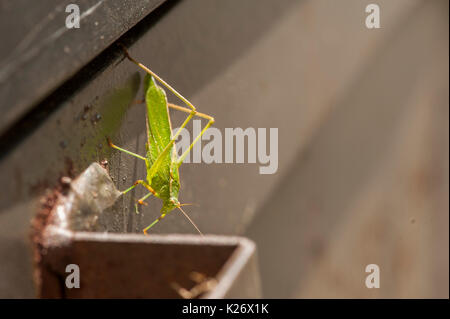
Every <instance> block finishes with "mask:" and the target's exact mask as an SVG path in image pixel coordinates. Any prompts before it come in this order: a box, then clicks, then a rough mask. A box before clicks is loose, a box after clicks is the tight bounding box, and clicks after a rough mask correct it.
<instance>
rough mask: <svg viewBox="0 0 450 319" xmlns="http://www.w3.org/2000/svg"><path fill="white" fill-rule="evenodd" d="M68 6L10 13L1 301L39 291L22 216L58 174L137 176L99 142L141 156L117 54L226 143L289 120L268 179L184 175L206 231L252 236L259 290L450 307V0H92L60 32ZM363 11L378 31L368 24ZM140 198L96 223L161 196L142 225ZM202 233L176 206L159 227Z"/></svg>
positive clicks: (2, 98)
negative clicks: (376, 282) (369, 279)
mask: <svg viewBox="0 0 450 319" xmlns="http://www.w3.org/2000/svg"><path fill="white" fill-rule="evenodd" d="M72 2H73V1H68V2H67V3H66V2H65V1H51V0H48V1H42V2H39V5H37V2H34V1H25V0H21V1H9V0H2V1H0V32H1V35H2V43H1V45H0V103H1V104H0V107H1V111H2V114H3V116H2V119H1V120H0V147H1V151H0V181H1V185H2V186H0V187H1V192H0V297H2V298H11V297H12V298H23V297H29V298H32V297H34V296H35V292H34V284H33V279H32V271H33V270H32V260H31V259H32V258H31V249H30V241H29V228H30V219H31V218H32V217H33V216H34V215H35V214H36V211H37V210H38V207H39V205H40V200H41V198H42V196H43V195H44V194H45V193H46V191H47V190H48V189H51V188H52V187H54V186H55V185H57V184H58V181H59V180H60V177H61V176H66V175H73V176H76V175H77V174H79V173H80V172H81V171H83V170H84V169H85V168H86V167H87V166H88V165H89V164H90V163H91V162H93V161H101V160H104V159H107V160H108V163H109V164H108V165H109V170H110V174H111V176H112V177H113V178H114V181H115V182H116V184H117V187H118V188H119V189H124V188H125V187H127V186H129V185H130V184H131V183H132V182H133V181H134V180H136V179H138V178H142V177H143V176H145V168H144V167H143V165H141V163H138V162H137V161H136V160H135V159H133V158H130V157H129V156H126V155H125V154H120V153H119V152H112V151H111V150H110V149H108V147H106V145H105V136H107V135H108V136H110V137H111V138H113V140H114V142H115V143H116V144H118V145H120V146H123V147H124V148H126V149H129V150H132V151H133V152H137V153H140V154H143V152H144V149H145V148H144V143H145V122H144V121H143V116H144V108H143V107H142V106H141V107H139V106H137V105H134V104H133V101H135V100H136V99H139V98H140V97H141V96H142V88H141V82H142V75H143V74H142V73H141V72H139V70H137V68H136V66H135V65H133V64H132V63H130V62H129V61H127V60H123V55H122V53H121V51H120V49H119V48H118V47H117V45H116V43H117V42H121V43H124V44H125V45H126V46H128V47H129V50H130V53H131V54H132V55H133V56H134V57H135V58H136V59H137V60H139V61H141V62H142V63H144V64H146V65H148V66H149V67H150V68H151V69H152V70H153V71H155V72H156V73H158V74H159V75H161V76H162V77H163V78H164V79H165V80H167V82H169V83H171V84H172V85H173V86H174V87H175V88H177V89H178V90H179V91H180V92H181V93H182V94H183V95H184V96H186V97H188V98H189V99H190V100H191V101H192V102H193V103H194V104H195V105H196V106H197V108H198V110H199V111H201V112H204V113H207V114H210V115H213V116H214V117H215V119H216V123H215V127H217V128H218V129H220V130H221V131H222V132H223V131H224V129H225V128H236V127H241V128H243V129H245V128H248V127H252V128H278V132H279V136H278V139H279V143H278V170H277V172H276V173H275V174H272V175H260V174H259V171H258V167H259V165H258V164H248V163H247V164H235V163H234V164H224V163H222V164H185V165H183V166H182V167H181V168H180V174H181V181H182V188H181V195H180V200H181V201H182V202H194V203H197V204H199V207H196V206H193V207H190V208H189V214H190V216H191V217H192V219H194V220H195V221H196V223H197V224H198V226H199V228H200V229H202V231H203V232H204V233H209V234H224V235H241V236H246V237H249V238H250V239H252V240H254V241H255V243H256V245H257V254H258V260H259V271H260V276H261V282H262V294H263V296H264V297H268V298H448V296H449V278H448V274H449V255H448V254H449V246H448V245H449V244H448V243H449V197H448V194H449V180H448V178H449V166H448V165H449V140H448V139H449V122H448V121H449V106H448V105H449V91H448V84H449V83H448V76H449V74H448V66H449V65H448V57H449V45H448V23H449V14H448V12H449V11H448V9H449V8H448V2H447V1H445V0H442V1H440V0H433V1H424V0H397V1H388V0H377V1H366V0H345V1H333V0H314V1H313V0H283V1H271V0H259V1H257V0H246V1H238V0H230V1H219V0H214V1H206V0H195V1H172V0H167V1H162V0H159V1H157V0H155V1H150V0H149V1H123V2H112V1H95V0H92V1H88V0H86V1H79V6H80V11H81V14H82V15H81V16H82V19H81V21H80V28H79V29H73V30H67V29H66V28H65V27H64V21H65V19H66V16H67V13H66V12H65V11H64V8H65V6H66V5H67V4H68V3H72ZM371 3H376V4H378V6H379V7H380V23H381V28H379V29H368V28H367V27H366V25H365V20H366V17H367V15H368V13H366V12H365V8H366V6H367V5H368V4H371ZM169 100H170V101H172V102H176V100H175V99H174V97H173V96H169ZM183 119H184V117H183V115H182V114H181V115H180V114H177V113H173V114H172V120H173V122H174V126H177V124H178V123H181V122H182V120H183ZM178 125H179V124H178ZM142 194H143V191H142V190H136V192H135V193H134V194H133V196H134V197H138V196H140V195H142ZM133 196H128V197H123V198H121V199H120V200H119V201H118V203H117V204H116V205H115V206H114V207H113V208H112V209H111V211H110V212H109V213H108V214H105V215H104V216H103V217H102V218H101V220H100V221H99V225H100V230H101V231H107V232H118V233H123V232H141V230H142V228H143V227H145V226H147V225H148V224H149V223H150V222H151V221H153V220H154V219H155V218H156V217H157V216H158V211H159V208H160V206H159V205H160V204H159V203H158V202H157V201H156V200H154V201H150V205H149V206H148V207H146V208H145V209H144V211H143V214H140V215H136V214H135V213H134V207H133V205H134V199H133V198H134V197H133ZM152 230H153V229H152ZM194 231H195V230H193V229H192V226H191V225H190V224H189V223H188V222H187V221H186V220H185V219H184V218H182V217H181V216H180V215H179V214H169V215H168V216H167V218H166V219H165V220H164V222H161V223H160V224H158V227H155V228H154V232H155V233H193V232H194ZM368 264H377V265H378V266H379V267H380V288H379V289H368V288H367V287H366V286H365V284H364V282H365V279H366V276H367V275H368V274H367V273H366V272H365V268H366V265H368Z"/></svg>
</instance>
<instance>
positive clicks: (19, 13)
mask: <svg viewBox="0 0 450 319" xmlns="http://www.w3.org/2000/svg"><path fill="white" fill-rule="evenodd" d="M162 2H164V0H141V1H135V0H126V1H106V0H83V1H80V2H79V3H78V2H77V4H78V5H79V8H80V18H81V19H80V28H77V29H68V28H66V25H65V21H66V17H67V16H68V15H69V13H66V12H65V9H66V6H67V5H68V4H71V3H73V1H69V0H64V1H56V0H42V1H41V0H40V1H29V0H19V1H17V0H3V1H1V2H0V38H1V39H2V41H1V46H0V101H1V105H0V110H1V113H2V116H1V117H0V135H1V134H3V133H5V131H6V130H7V129H8V128H9V127H11V125H13V124H14V122H16V121H17V120H19V118H21V117H22V116H23V115H24V114H25V113H26V112H27V111H29V110H30V109H31V107H33V106H35V105H36V104H37V103H38V102H39V101H41V100H42V99H43V98H44V97H45V96H47V95H48V94H49V93H50V92H51V91H53V90H54V89H55V88H57V87H58V86H59V85H60V84H61V83H62V82H63V81H65V80H67V79H68V78H69V77H71V76H73V75H74V74H75V73H76V72H77V71H79V70H80V68H81V67H83V66H84V65H86V64H87V63H88V62H89V61H90V60H92V59H93V58H94V57H95V56H97V55H98V54H99V53H100V52H101V51H103V50H104V49H105V48H107V47H108V46H109V45H110V44H111V43H113V42H114V41H115V40H116V39H117V38H119V37H120V36H121V35H122V34H123V33H125V32H126V31H128V29H130V28H131V27H132V26H133V25H135V24H136V23H137V22H138V21H140V20H141V19H142V18H143V17H145V16H146V15H147V14H148V13H150V12H151V11H152V10H154V9H155V8H156V7H158V6H159V5H160V4H161V3H162Z"/></svg>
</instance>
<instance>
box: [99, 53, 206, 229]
mask: <svg viewBox="0 0 450 319" xmlns="http://www.w3.org/2000/svg"><path fill="white" fill-rule="evenodd" d="M123 50H124V52H125V56H126V57H127V58H128V59H129V60H130V61H131V62H133V63H135V64H136V65H137V66H139V67H140V68H142V69H143V70H145V72H147V75H146V77H145V79H144V88H145V102H146V105H147V112H146V115H147V116H146V128H147V142H146V145H145V148H146V155H145V156H141V155H138V154H135V153H133V152H130V151H127V150H125V149H123V148H120V147H119V146H116V145H114V144H113V143H112V142H111V140H110V139H109V138H108V139H107V140H108V144H109V146H110V147H112V148H115V149H117V150H119V151H122V152H124V153H126V154H129V155H131V156H134V157H137V158H139V159H141V160H143V161H144V162H145V166H146V169H147V178H146V180H141V179H140V180H137V181H136V182H134V184H133V185H132V186H131V187H129V188H128V189H126V190H124V191H123V192H122V195H124V194H126V193H128V192H129V191H131V190H132V189H133V188H135V187H136V186H137V185H142V186H144V187H145V188H146V189H147V190H148V192H149V193H148V194H146V195H145V196H143V197H142V198H141V199H139V200H138V201H137V203H136V205H135V207H136V212H138V206H137V205H138V204H139V205H147V204H146V203H145V200H146V199H147V198H149V197H150V196H151V195H154V196H155V197H158V198H160V199H161V200H162V201H163V206H162V208H161V212H160V213H161V215H160V216H159V217H158V218H157V219H156V220H155V221H154V222H153V223H151V224H150V225H149V226H147V227H146V228H145V229H144V230H143V232H144V234H147V231H148V230H149V229H150V228H151V227H153V226H154V225H155V224H156V223H158V222H159V221H160V220H161V219H163V218H164V217H165V216H166V215H167V214H168V213H169V212H170V211H172V210H174V209H175V208H178V209H179V210H180V211H181V212H182V213H183V215H184V216H186V218H187V219H188V220H189V222H190V223H191V224H192V225H193V226H194V227H195V229H196V230H197V231H198V232H199V233H200V234H202V233H201V231H200V230H199V229H198V227H197V226H196V225H195V223H194V222H193V221H192V220H191V218H190V217H189V216H188V215H187V214H186V212H185V211H184V210H183V209H182V208H181V206H184V205H188V204H181V203H180V202H179V201H178V193H179V190H180V176H179V174H178V168H179V167H180V165H181V164H182V163H183V160H184V159H185V158H186V156H187V155H188V154H189V152H190V151H191V150H192V147H193V146H194V145H195V143H197V142H198V141H199V139H200V138H201V136H202V135H203V134H204V133H205V131H206V130H207V129H208V128H209V127H210V126H211V125H212V124H213V123H214V118H213V117H211V116H209V115H206V114H203V113H200V112H197V110H196V108H195V106H194V105H192V103H191V102H189V101H188V100H187V99H186V98H184V97H183V96H182V95H181V94H180V93H178V92H177V91H176V90H175V89H174V88H172V87H171V86H170V85H169V84H167V83H166V82H165V81H164V80H163V79H161V78H160V77H159V76H158V75H156V74H155V73H154V72H152V71H151V70H150V69H148V68H147V67H146V66H144V65H143V64H141V63H139V62H137V61H136V60H135V59H133V58H132V57H131V56H130V55H129V54H128V51H127V50H126V48H125V47H123ZM155 79H156V80H157V81H158V82H159V83H161V84H162V85H163V86H165V87H166V88H167V89H169V90H170V91H171V92H172V93H173V94H175V96H176V97H178V98H179V99H180V100H181V101H183V102H184V103H185V104H186V105H187V106H188V107H189V108H186V107H182V106H178V105H175V104H171V103H168V102H167V97H166V93H165V91H164V89H163V88H161V87H160V86H158V85H157V83H156V81H155ZM169 108H172V109H175V110H179V111H182V112H185V113H188V114H189V115H188V116H187V118H186V120H185V121H184V122H183V124H182V125H181V127H180V128H179V129H178V130H177V132H176V133H175V134H172V125H171V121H170V115H169ZM194 116H198V117H201V118H204V119H207V120H208V123H207V124H206V125H205V127H204V128H203V129H202V131H201V132H200V134H199V135H198V136H197V137H196V138H195V139H194V141H193V142H192V144H191V145H190V146H189V148H188V149H187V150H186V151H184V153H183V154H182V155H181V156H180V157H178V155H177V152H176V148H175V140H176V139H177V137H178V136H179V135H180V133H181V131H182V129H183V128H184V127H185V126H186V125H187V124H188V123H189V121H190V120H191V119H192V118H193V117H194Z"/></svg>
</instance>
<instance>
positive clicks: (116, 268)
mask: <svg viewBox="0 0 450 319" xmlns="http://www.w3.org/2000/svg"><path fill="white" fill-rule="evenodd" d="M50 236H51V237H52V238H50V239H49V244H48V245H47V246H46V251H47V254H46V255H45V256H44V257H43V258H44V260H43V263H42V265H43V266H42V269H41V271H42V278H41V281H40V282H41V285H40V286H39V287H38V292H39V295H40V296H41V297H44V298H181V296H180V295H179V294H178V293H177V291H176V290H175V289H174V288H173V287H172V286H173V284H174V283H175V284H177V285H179V286H181V287H183V288H185V289H191V288H192V287H193V286H194V284H195V283H193V282H192V281H191V280H190V279H189V274H190V273H191V272H198V273H201V274H203V275H206V276H208V277H214V278H216V280H217V285H216V286H215V287H214V288H213V289H212V290H211V291H208V292H207V293H206V294H205V295H203V297H204V298H258V297H261V292H260V283H259V274H258V271H257V266H256V258H255V255H254V254H255V246H254V244H253V243H252V242H251V241H249V240H248V239H245V238H241V237H224V236H205V237H200V236H197V235H154V236H148V237H147V236H142V235H138V234H100V233H82V232H76V233H72V232H69V231H62V230H61V229H60V231H59V232H58V231H55V230H53V231H52V234H51V235H50ZM68 264H76V265H78V266H79V268H80V278H81V281H80V288H79V289H68V288H67V287H66V286H65V278H66V276H67V275H68V274H67V273H66V272H65V269H66V266H67V265H68Z"/></svg>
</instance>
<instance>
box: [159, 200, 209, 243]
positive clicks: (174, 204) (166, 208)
mask: <svg viewBox="0 0 450 319" xmlns="http://www.w3.org/2000/svg"><path fill="white" fill-rule="evenodd" d="M185 205H189V204H180V202H179V201H178V199H177V198H175V197H172V198H171V199H169V200H167V201H164V203H163V207H162V208H161V215H165V214H167V213H169V212H170V211H172V210H174V209H175V208H178V209H179V210H180V212H182V213H183V215H184V216H185V217H186V218H187V220H189V222H190V223H191V224H192V226H194V227H195V229H196V230H197V231H198V233H199V234H200V235H202V236H203V234H202V232H201V231H200V229H198V227H197V225H196V224H195V223H194V221H193V220H192V219H191V218H190V217H189V215H188V214H187V213H186V212H185V211H184V210H183V209H182V208H181V206H185Z"/></svg>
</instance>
